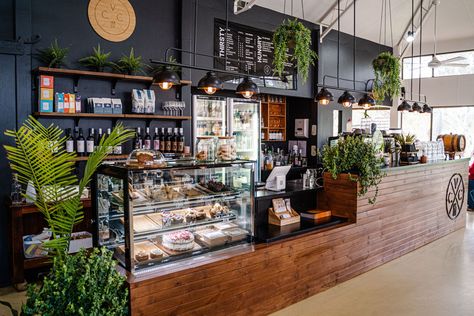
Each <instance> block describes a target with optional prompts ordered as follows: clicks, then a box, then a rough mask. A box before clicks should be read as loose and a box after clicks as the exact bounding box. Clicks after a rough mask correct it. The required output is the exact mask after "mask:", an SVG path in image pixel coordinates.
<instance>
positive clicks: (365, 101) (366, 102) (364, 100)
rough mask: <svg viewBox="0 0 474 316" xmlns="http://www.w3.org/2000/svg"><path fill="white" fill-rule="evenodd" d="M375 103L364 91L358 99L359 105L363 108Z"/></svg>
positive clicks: (368, 107)
mask: <svg viewBox="0 0 474 316" xmlns="http://www.w3.org/2000/svg"><path fill="white" fill-rule="evenodd" d="M374 105H375V100H374V98H372V97H371V96H370V95H369V94H368V93H366V94H365V95H364V96H363V97H362V98H361V99H360V100H359V106H361V107H362V108H363V109H364V110H368V109H370V108H371V107H372V106H374Z"/></svg>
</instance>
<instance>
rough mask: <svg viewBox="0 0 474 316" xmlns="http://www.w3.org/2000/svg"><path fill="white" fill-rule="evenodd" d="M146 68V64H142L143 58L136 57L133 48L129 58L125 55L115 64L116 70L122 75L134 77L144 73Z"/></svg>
mask: <svg viewBox="0 0 474 316" xmlns="http://www.w3.org/2000/svg"><path fill="white" fill-rule="evenodd" d="M144 67H148V65H146V64H145V63H143V62H142V56H135V52H134V50H133V47H132V48H131V49H130V54H129V55H128V56H126V55H123V56H122V57H121V58H120V59H119V60H118V61H117V63H116V64H115V68H116V69H117V70H118V71H119V72H122V73H125V74H128V75H134V74H137V73H138V72H142V73H143V74H145V72H144V71H143V68H144Z"/></svg>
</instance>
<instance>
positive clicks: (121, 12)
mask: <svg viewBox="0 0 474 316" xmlns="http://www.w3.org/2000/svg"><path fill="white" fill-rule="evenodd" d="M87 13H88V15H89V22H90V23H91V26H92V28H93V29H94V30H95V31H96V32H97V34H99V35H100V36H101V37H102V38H104V39H106V40H109V41H111V42H121V41H124V40H126V39H127V38H129V37H130V35H132V33H133V31H134V30H135V25H136V17H135V11H134V10H133V7H132V5H131V4H130V2H128V0H90V2H89V7H88V12H87Z"/></svg>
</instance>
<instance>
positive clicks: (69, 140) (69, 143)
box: [65, 128, 74, 153]
mask: <svg viewBox="0 0 474 316" xmlns="http://www.w3.org/2000/svg"><path fill="white" fill-rule="evenodd" d="M65 133H66V152H67V153H72V152H74V139H73V137H72V135H71V129H70V128H66V130H65Z"/></svg>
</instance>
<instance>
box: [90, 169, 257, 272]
mask: <svg viewBox="0 0 474 316" xmlns="http://www.w3.org/2000/svg"><path fill="white" fill-rule="evenodd" d="M253 183H254V163H253V162H249V161H232V162H216V163H206V164H204V163H201V162H197V161H193V160H188V161H171V162H167V163H165V164H163V163H160V165H159V167H155V165H151V166H149V165H138V164H126V163H125V164H115V165H102V166H101V167H100V168H99V170H98V172H97V173H96V175H95V177H94V181H93V185H92V190H93V192H92V193H93V203H94V204H95V207H94V209H95V210H96V223H95V225H96V235H95V236H94V239H95V245H96V246H106V247H107V248H108V249H110V250H112V251H113V252H114V254H115V257H116V259H117V260H118V261H119V263H120V264H121V265H123V267H125V268H126V269H127V270H128V271H131V272H132V273H135V274H137V273H140V272H144V271H148V270H150V269H154V268H158V267H159V266H162V265H164V264H166V263H170V262H174V261H177V260H184V259H186V258H189V257H193V256H197V255H200V254H204V253H208V252H212V251H216V250H222V249H225V248H228V247H232V246H235V245H240V244H243V243H249V242H251V241H252V239H253V234H254V231H253V218H254V214H253Z"/></svg>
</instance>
